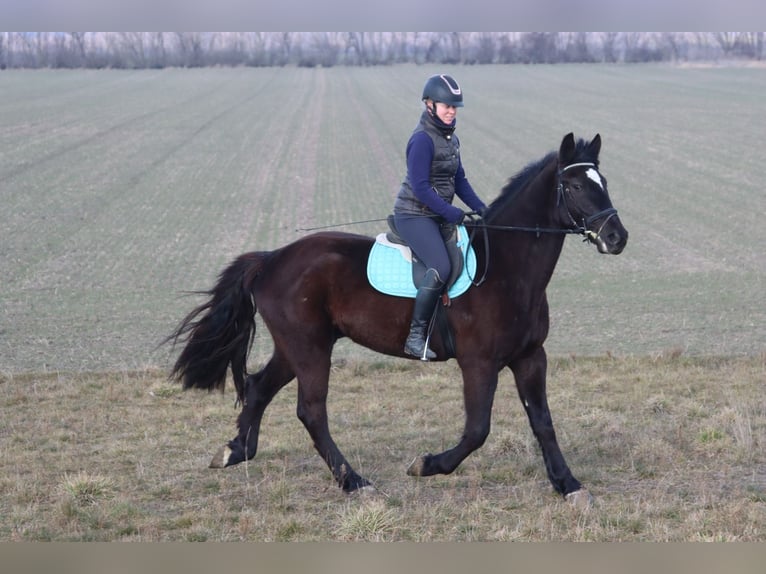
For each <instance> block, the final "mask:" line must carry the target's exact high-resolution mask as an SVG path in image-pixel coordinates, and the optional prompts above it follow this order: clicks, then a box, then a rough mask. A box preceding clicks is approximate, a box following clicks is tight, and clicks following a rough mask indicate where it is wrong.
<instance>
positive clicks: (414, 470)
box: [407, 456, 426, 476]
mask: <svg viewBox="0 0 766 574" xmlns="http://www.w3.org/2000/svg"><path fill="white" fill-rule="evenodd" d="M425 463H426V457H424V456H416V457H415V459H414V460H413V461H412V462H411V463H410V466H408V467H407V474H408V475H409V476H423V468H424V466H425Z"/></svg>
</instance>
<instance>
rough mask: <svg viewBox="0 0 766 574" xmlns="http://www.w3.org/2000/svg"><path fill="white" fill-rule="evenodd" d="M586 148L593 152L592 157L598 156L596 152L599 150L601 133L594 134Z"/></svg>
mask: <svg viewBox="0 0 766 574" xmlns="http://www.w3.org/2000/svg"><path fill="white" fill-rule="evenodd" d="M588 150H589V151H590V152H591V153H592V154H593V157H598V152H600V151H601V134H596V137H594V138H593V139H592V140H591V142H590V143H589V144H588Z"/></svg>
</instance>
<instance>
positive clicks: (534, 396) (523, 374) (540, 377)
mask: <svg viewBox="0 0 766 574" xmlns="http://www.w3.org/2000/svg"><path fill="white" fill-rule="evenodd" d="M509 367H510V368H511V370H512V371H513V375H514V377H515V378H516V388H517V389H518V392H519V398H520V399H521V404H522V405H524V409H525V410H526V412H527V417H528V418H529V424H530V426H531V427H532V432H533V433H534V435H535V437H536V438H537V441H538V442H539V443H540V448H541V449H542V451H543V460H544V461H545V469H546V470H547V472H548V478H549V479H550V481H551V484H552V485H553V488H554V489H556V492H559V493H561V494H562V495H564V496H565V497H567V498H570V497H572V498H573V499H576V498H580V497H581V496H580V495H582V494H584V495H585V498H587V499H589V498H590V495H588V494H587V491H585V490H584V489H583V488H582V485H581V484H580V482H579V481H578V480H577V479H576V478H575V477H574V476H572V472H571V471H570V470H569V467H568V466H567V463H566V461H565V460H564V455H562V454H561V449H560V448H559V444H558V442H557V441H556V432H555V431H554V429H553V420H552V418H551V413H550V410H549V408H548V399H547V397H546V392H545V378H546V373H547V369H548V359H547V356H546V354H545V349H543V347H539V348H538V349H537V350H535V351H534V352H533V353H532V354H531V355H529V356H527V357H525V358H523V359H520V360H517V361H514V362H512V363H510V365H509ZM575 493H577V494H575Z"/></svg>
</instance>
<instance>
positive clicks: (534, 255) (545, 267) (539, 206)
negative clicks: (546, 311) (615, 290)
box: [492, 162, 565, 288]
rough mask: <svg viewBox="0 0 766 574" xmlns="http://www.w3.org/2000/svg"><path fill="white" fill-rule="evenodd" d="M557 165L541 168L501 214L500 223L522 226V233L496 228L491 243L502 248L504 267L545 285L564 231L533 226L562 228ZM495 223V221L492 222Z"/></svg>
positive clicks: (562, 239)
mask: <svg viewBox="0 0 766 574" xmlns="http://www.w3.org/2000/svg"><path fill="white" fill-rule="evenodd" d="M556 185H557V179H556V165H555V162H554V164H553V165H551V166H549V167H546V168H545V169H544V170H543V172H542V173H541V174H540V175H539V176H538V177H537V178H536V180H535V181H533V182H532V183H531V184H530V185H528V186H527V187H526V188H525V189H522V190H520V191H519V192H518V196H517V197H516V198H515V199H514V201H513V202H512V203H511V204H510V205H509V206H508V209H507V210H506V212H505V213H504V214H503V215H502V220H503V221H502V222H498V223H499V224H500V225H507V226H511V227H515V228H524V229H527V231H524V232H521V233H508V232H507V231H496V232H495V233H494V238H493V241H492V243H493V244H495V245H499V244H500V243H502V244H503V245H504V246H505V247H504V248H503V249H502V253H503V257H505V258H506V261H505V262H504V265H505V268H507V269H508V270H509V272H511V273H521V274H523V275H524V276H525V277H527V278H529V279H530V280H533V281H535V282H538V283H540V284H541V285H542V287H543V288H544V287H545V286H546V285H547V284H548V282H549V281H550V278H551V275H552V274H553V270H554V269H555V267H556V263H557V262H558V258H559V255H560V254H561V249H562V247H563V245H564V237H565V235H564V234H563V233H550V232H548V231H541V232H539V233H538V232H535V231H532V229H538V228H539V229H541V230H551V229H559V228H561V224H560V223H559V222H558V219H557V215H556V213H557V205H556ZM493 223H494V222H493Z"/></svg>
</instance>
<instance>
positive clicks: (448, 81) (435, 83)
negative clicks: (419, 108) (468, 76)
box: [421, 74, 463, 108]
mask: <svg viewBox="0 0 766 574" xmlns="http://www.w3.org/2000/svg"><path fill="white" fill-rule="evenodd" d="M421 99H423V100H433V101H434V102H441V103H443V104H447V105H448V106H455V107H456V108H462V107H463V92H462V90H461V89H460V86H459V85H458V83H457V82H456V81H455V78H453V77H452V76H448V75H447V74H439V75H437V76H431V77H430V78H428V80H427V81H426V85H425V86H424V87H423V97H422V98H421Z"/></svg>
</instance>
